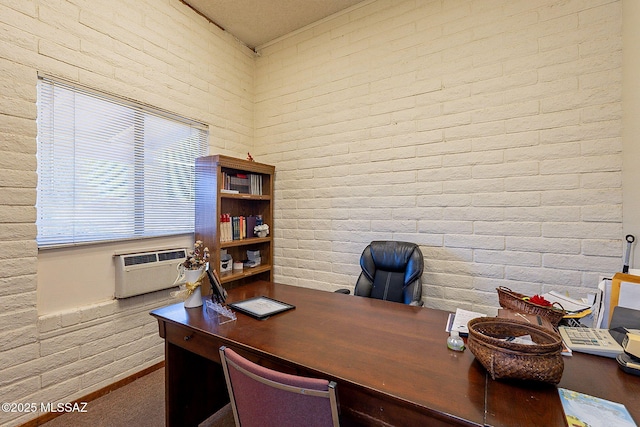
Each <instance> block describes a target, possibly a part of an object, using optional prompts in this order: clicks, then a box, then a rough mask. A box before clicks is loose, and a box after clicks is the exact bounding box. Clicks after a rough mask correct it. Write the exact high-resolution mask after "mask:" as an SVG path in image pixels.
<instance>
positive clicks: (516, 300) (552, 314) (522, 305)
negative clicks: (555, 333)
mask: <svg viewBox="0 0 640 427" xmlns="http://www.w3.org/2000/svg"><path fill="white" fill-rule="evenodd" d="M496 290H497V291H498V302H499V303H500V306H501V307H502V308H508V309H511V310H515V311H519V312H520V313H527V314H535V315H538V316H540V317H544V318H545V319H547V320H548V321H549V322H551V324H552V325H553V326H554V327H557V326H558V324H559V323H560V321H561V320H562V318H563V317H564V316H565V315H566V314H567V312H566V311H565V310H564V307H562V305H561V304H560V303H558V302H554V303H553V305H552V306H550V307H545V306H542V305H538V304H534V303H532V302H529V301H526V300H524V299H523V298H526V295H523V294H519V293H517V292H513V291H512V290H511V289H509V288H505V287H504V286H500V287H499V288H496Z"/></svg>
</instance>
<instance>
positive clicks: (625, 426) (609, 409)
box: [558, 388, 636, 427]
mask: <svg viewBox="0 0 640 427" xmlns="http://www.w3.org/2000/svg"><path fill="white" fill-rule="evenodd" d="M558 394H559V395H560V401H561V402H562V408H563V409H564V414H565V416H566V417H567V423H568V424H569V425H588V426H590V427H611V426H616V427H636V423H635V422H634V421H633V418H631V414H630V413H629V411H628V410H627V408H626V407H625V406H624V405H623V404H621V403H616V402H611V401H609V400H605V399H600V398H598V397H594V396H589V395H588V394H583V393H578V392H575V391H572V390H567V389H564V388H558ZM577 422H580V423H582V424H577Z"/></svg>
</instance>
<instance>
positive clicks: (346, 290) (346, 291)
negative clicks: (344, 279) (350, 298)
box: [334, 289, 351, 295]
mask: <svg viewBox="0 0 640 427" xmlns="http://www.w3.org/2000/svg"><path fill="white" fill-rule="evenodd" d="M334 292H335V293H337V294H347V295H349V294H350V293H351V291H350V290H349V289H337V290H335V291H334Z"/></svg>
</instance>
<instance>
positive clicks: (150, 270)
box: [115, 249, 187, 298]
mask: <svg viewBox="0 0 640 427" xmlns="http://www.w3.org/2000/svg"><path fill="white" fill-rule="evenodd" d="M186 257H187V250H186V249H169V250H161V251H154V252H139V253H132V254H123V255H116V256H115V262H116V298H128V297H132V296H135V295H141V294H146V293H148V292H153V291H159V290H161V289H167V288H171V287H173V282H174V281H175V279H176V277H177V276H178V270H177V267H178V265H179V264H180V263H181V262H182V261H184V260H185V259H186Z"/></svg>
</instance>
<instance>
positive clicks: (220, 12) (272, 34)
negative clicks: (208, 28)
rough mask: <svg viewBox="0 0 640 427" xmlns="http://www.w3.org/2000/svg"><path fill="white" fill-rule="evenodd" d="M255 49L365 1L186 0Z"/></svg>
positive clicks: (185, 1)
mask: <svg viewBox="0 0 640 427" xmlns="http://www.w3.org/2000/svg"><path fill="white" fill-rule="evenodd" d="M182 1H183V2H184V3H186V4H187V5H189V6H190V7H191V8H192V9H195V10H196V11H197V12H199V13H200V14H202V15H204V16H205V17H206V18H207V19H209V20H210V21H212V22H214V23H215V24H216V25H218V26H219V27H221V28H223V29H224V30H225V31H227V32H228V33H231V34H233V35H234V36H235V37H236V38H237V39H239V40H240V41H241V42H242V43H244V44H246V45H247V46H249V47H250V48H251V49H255V48H256V47H257V46H261V45H263V44H265V43H267V42H270V41H272V40H275V39H277V38H278V37H281V36H284V35H285V34H288V33H290V32H292V31H295V30H298V29H300V28H302V27H305V26H307V25H309V24H312V23H314V22H316V21H320V20H321V19H323V18H325V17H327V16H329V15H333V14H334V13H336V12H340V11H341V10H344V9H347V8H349V7H351V6H353V5H354V4H356V3H360V2H361V1H362V0H182Z"/></svg>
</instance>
